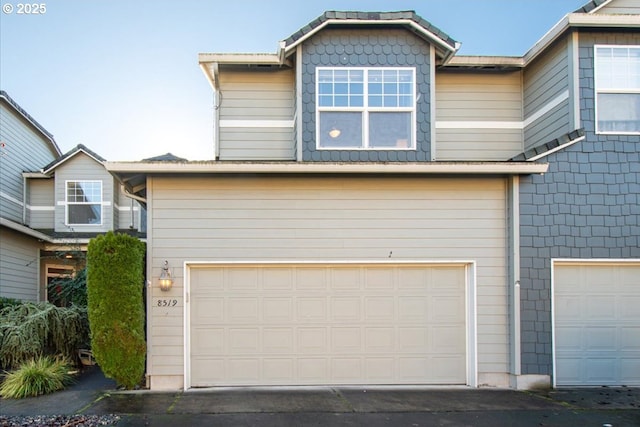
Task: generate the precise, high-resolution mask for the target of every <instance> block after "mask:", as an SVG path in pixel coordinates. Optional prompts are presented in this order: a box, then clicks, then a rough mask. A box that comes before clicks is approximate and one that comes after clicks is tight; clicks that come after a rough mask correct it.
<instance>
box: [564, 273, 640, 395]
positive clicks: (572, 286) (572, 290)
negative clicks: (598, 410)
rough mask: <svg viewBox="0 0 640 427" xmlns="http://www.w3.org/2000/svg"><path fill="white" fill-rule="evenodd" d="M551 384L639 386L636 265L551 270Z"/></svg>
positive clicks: (639, 312) (639, 315)
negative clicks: (552, 379)
mask: <svg viewBox="0 0 640 427" xmlns="http://www.w3.org/2000/svg"><path fill="white" fill-rule="evenodd" d="M554 321H555V337H554V340H555V371H556V372H555V375H556V377H555V383H556V385H558V386H573V385H575V386H596V385H629V386H631V385H633V386H638V385H640V264H635V263H634V264H631V263H626V264H625V263H617V264H615V263H608V264H607V263H592V264H563V263H555V264H554Z"/></svg>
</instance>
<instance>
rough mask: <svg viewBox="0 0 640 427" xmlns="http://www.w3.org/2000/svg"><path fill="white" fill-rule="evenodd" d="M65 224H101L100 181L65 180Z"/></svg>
mask: <svg viewBox="0 0 640 427" xmlns="http://www.w3.org/2000/svg"><path fill="white" fill-rule="evenodd" d="M66 202H67V215H66V219H67V225H100V224H102V181H67V182H66Z"/></svg>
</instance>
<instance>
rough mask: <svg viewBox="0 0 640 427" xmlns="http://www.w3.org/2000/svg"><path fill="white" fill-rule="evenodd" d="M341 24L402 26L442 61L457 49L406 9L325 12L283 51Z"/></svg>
mask: <svg viewBox="0 0 640 427" xmlns="http://www.w3.org/2000/svg"><path fill="white" fill-rule="evenodd" d="M345 24H348V25H353V24H370V25H376V24H386V25H400V26H404V27H406V28H408V29H410V30H412V31H413V32H414V33H416V34H418V35H419V36H421V37H422V38H423V39H425V40H427V41H430V42H434V43H435V44H436V45H437V46H438V47H439V48H440V50H441V51H444V54H443V56H444V58H445V61H444V62H446V59H448V58H449V57H451V56H452V55H453V54H454V53H455V52H456V51H457V50H458V49H459V48H460V44H459V43H458V42H456V41H455V40H454V39H453V38H451V37H450V36H449V35H447V34H446V33H445V32H444V31H442V30H440V29H439V28H438V27H436V26H435V25H433V24H431V23H430V22H428V21H427V20H425V19H423V18H422V17H420V16H418V15H417V14H416V13H415V11H413V10H408V11H398V12H356V11H342V12H341V11H327V12H325V13H323V14H322V15H320V16H319V17H318V18H316V19H315V20H313V21H311V22H310V23H308V24H307V25H305V26H304V27H302V28H300V29H299V30H298V31H296V32H295V33H293V34H292V35H291V36H289V37H288V38H287V39H285V40H284V43H285V50H286V51H287V52H291V51H292V50H293V48H294V47H295V46H297V45H298V44H300V43H301V42H302V41H304V40H306V39H307V38H309V37H311V36H312V35H313V34H315V33H316V32H318V31H319V30H320V29H322V28H324V27H326V26H327V25H345Z"/></svg>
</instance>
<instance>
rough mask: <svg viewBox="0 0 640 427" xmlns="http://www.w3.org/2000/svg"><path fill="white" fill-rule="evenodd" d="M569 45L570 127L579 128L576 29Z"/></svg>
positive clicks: (577, 44)
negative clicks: (571, 96) (571, 122)
mask: <svg viewBox="0 0 640 427" xmlns="http://www.w3.org/2000/svg"><path fill="white" fill-rule="evenodd" d="M569 46H570V47H571V55H570V58H571V62H570V64H571V69H572V72H573V73H572V76H571V81H572V82H573V87H572V88H571V90H572V92H573V94H572V95H573V99H572V102H573V111H572V112H571V114H572V115H573V126H572V128H573V129H579V128H581V127H582V117H580V114H581V110H580V33H579V32H578V31H575V32H573V33H571V40H570V43H569Z"/></svg>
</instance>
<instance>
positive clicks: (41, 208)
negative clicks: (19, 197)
mask: <svg viewBox="0 0 640 427" xmlns="http://www.w3.org/2000/svg"><path fill="white" fill-rule="evenodd" d="M27 209H29V210H30V211H32V212H35V211H55V210H56V207H55V206H32V205H27Z"/></svg>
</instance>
